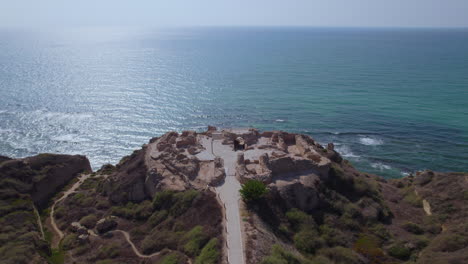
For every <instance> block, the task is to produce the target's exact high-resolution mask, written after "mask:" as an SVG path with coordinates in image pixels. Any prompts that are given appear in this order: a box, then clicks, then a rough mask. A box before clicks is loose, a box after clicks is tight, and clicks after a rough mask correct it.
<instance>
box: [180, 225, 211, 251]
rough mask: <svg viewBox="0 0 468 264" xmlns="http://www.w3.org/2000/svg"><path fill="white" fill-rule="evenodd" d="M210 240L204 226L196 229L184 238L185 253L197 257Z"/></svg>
mask: <svg viewBox="0 0 468 264" xmlns="http://www.w3.org/2000/svg"><path fill="white" fill-rule="evenodd" d="M208 239H209V238H208V236H207V235H206V234H205V233H204V232H203V227H202V226H196V227H194V228H193V229H192V230H190V231H189V232H188V233H187V234H185V235H184V236H183V237H182V243H183V244H184V245H183V249H184V252H185V253H187V255H189V256H197V255H198V254H199V253H200V251H201V249H202V247H203V245H204V244H206V242H207V241H208Z"/></svg>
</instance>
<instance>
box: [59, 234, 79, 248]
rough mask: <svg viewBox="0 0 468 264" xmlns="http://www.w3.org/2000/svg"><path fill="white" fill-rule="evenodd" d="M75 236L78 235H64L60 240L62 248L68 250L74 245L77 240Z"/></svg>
mask: <svg viewBox="0 0 468 264" xmlns="http://www.w3.org/2000/svg"><path fill="white" fill-rule="evenodd" d="M77 238H78V236H77V235H76V234H69V235H66V236H65V237H64V238H63V240H62V248H63V249H64V250H70V249H72V248H74V247H76V246H77V242H78V241H77Z"/></svg>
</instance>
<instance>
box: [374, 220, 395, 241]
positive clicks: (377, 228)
mask: <svg viewBox="0 0 468 264" xmlns="http://www.w3.org/2000/svg"><path fill="white" fill-rule="evenodd" d="M369 231H371V232H372V234H374V235H376V236H377V237H379V238H380V239H382V240H384V241H386V240H389V239H390V238H391V237H392V235H391V234H390V232H388V230H387V228H385V226H384V225H382V224H376V225H374V226H372V227H370V228H369Z"/></svg>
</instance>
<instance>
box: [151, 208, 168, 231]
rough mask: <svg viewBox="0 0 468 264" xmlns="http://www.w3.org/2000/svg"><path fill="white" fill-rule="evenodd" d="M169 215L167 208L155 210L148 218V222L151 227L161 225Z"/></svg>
mask: <svg viewBox="0 0 468 264" xmlns="http://www.w3.org/2000/svg"><path fill="white" fill-rule="evenodd" d="M167 216H168V212H167V210H161V211H158V212H154V213H153V214H152V215H151V216H150V218H149V219H148V223H149V224H150V225H151V227H155V226H157V225H159V224H160V223H161V222H162V221H164V219H166V218H167Z"/></svg>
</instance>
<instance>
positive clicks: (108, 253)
mask: <svg viewBox="0 0 468 264" xmlns="http://www.w3.org/2000/svg"><path fill="white" fill-rule="evenodd" d="M119 252H120V248H119V246H118V245H117V244H110V245H105V246H103V247H101V248H100V249H99V251H98V252H97V255H96V258H97V259H110V258H116V257H117V256H119Z"/></svg>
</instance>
